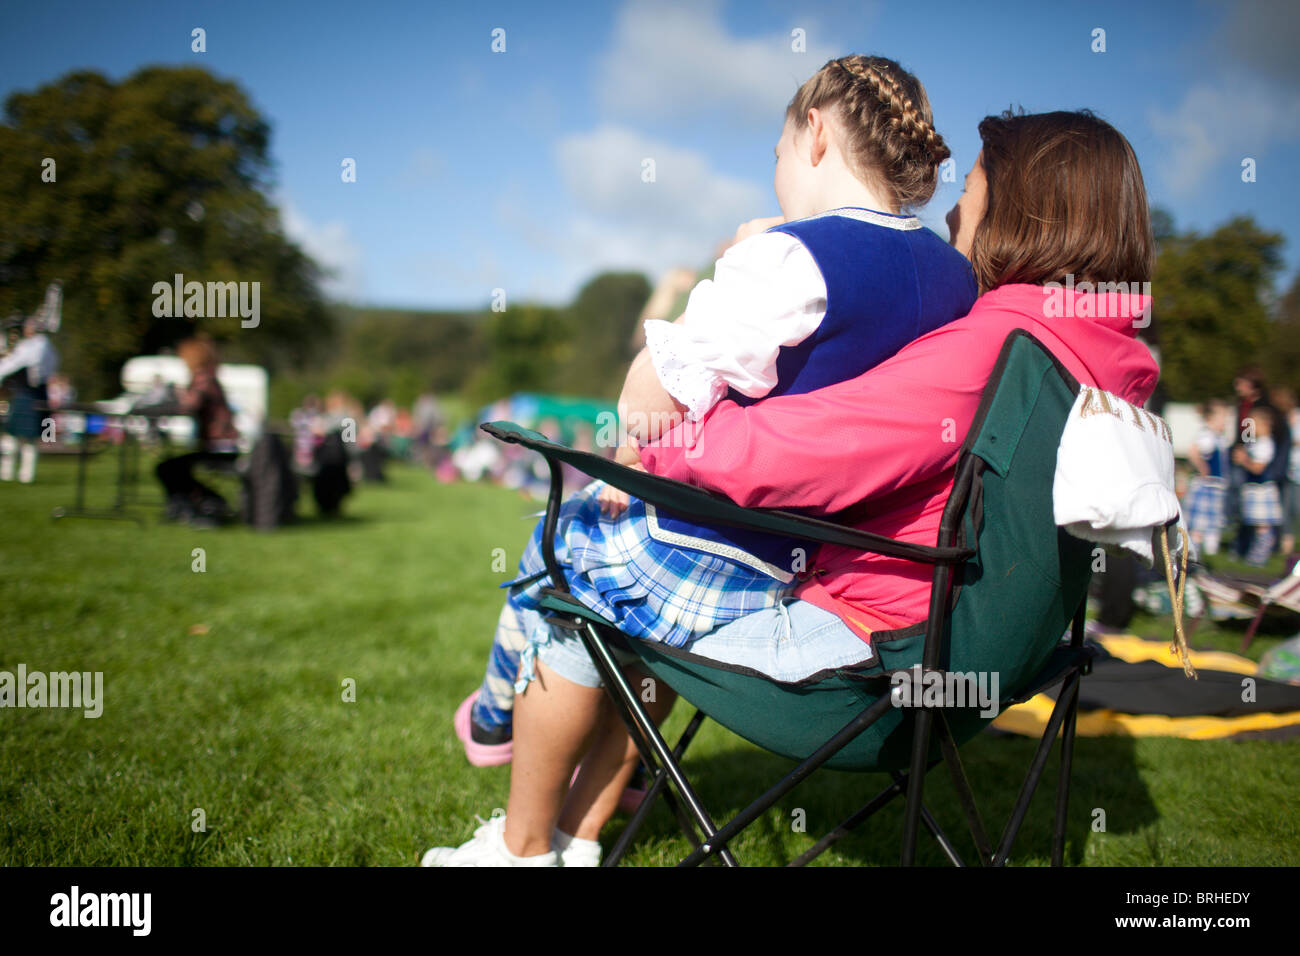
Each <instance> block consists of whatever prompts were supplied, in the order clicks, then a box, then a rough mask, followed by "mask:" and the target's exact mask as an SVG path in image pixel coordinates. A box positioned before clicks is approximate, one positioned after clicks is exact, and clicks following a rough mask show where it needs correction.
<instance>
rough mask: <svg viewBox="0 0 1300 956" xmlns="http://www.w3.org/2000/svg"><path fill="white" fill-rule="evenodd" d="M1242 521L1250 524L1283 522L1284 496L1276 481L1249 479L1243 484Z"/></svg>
mask: <svg viewBox="0 0 1300 956" xmlns="http://www.w3.org/2000/svg"><path fill="white" fill-rule="evenodd" d="M1241 522H1242V524H1248V525H1276V524H1281V523H1282V496H1281V494H1279V493H1278V490H1277V484H1276V482H1272V481H1248V482H1246V483H1245V484H1244V485H1242V486H1241Z"/></svg>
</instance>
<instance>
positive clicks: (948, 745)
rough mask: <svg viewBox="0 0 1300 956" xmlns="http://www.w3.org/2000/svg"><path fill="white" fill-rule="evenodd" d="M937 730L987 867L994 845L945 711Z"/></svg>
mask: <svg viewBox="0 0 1300 956" xmlns="http://www.w3.org/2000/svg"><path fill="white" fill-rule="evenodd" d="M935 730H936V731H937V732H938V735H939V746H940V747H941V748H942V749H943V762H944V763H945V764H946V765H947V767H948V774H949V776H950V777H951V778H952V785H953V788H954V789H955V790H956V791H957V799H958V800H959V801H960V802H961V808H962V811H963V812H964V813H965V814H966V823H967V825H968V826H969V827H970V832H971V836H972V837H973V838H974V840H975V850H976V852H977V853H978V854H979V861H980V866H987V865H988V864H989V862H990V861H991V860H992V859H993V845H992V844H991V843H990V842H989V838H988V833H987V831H985V829H984V819H983V818H982V817H981V816H980V811H979V807H978V806H976V804H975V793H974V791H972V790H971V785H970V781H969V780H968V779H967V778H966V768H965V767H964V766H963V765H962V762H961V754H960V753H959V752H958V751H957V744H956V742H955V741H954V740H953V737H952V730H951V728H949V726H948V719H947V718H946V717H945V716H944V713H943V711H939V714H938V718H937V720H936V721H935Z"/></svg>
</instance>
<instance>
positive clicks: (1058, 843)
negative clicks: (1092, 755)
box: [1052, 680, 1079, 866]
mask: <svg viewBox="0 0 1300 956" xmlns="http://www.w3.org/2000/svg"><path fill="white" fill-rule="evenodd" d="M1068 706H1069V709H1068V711H1067V713H1066V715H1065V733H1064V734H1063V735H1062V737H1061V770H1060V775H1059V777H1058V778H1057V782H1056V829H1055V831H1054V832H1053V834H1052V866H1060V865H1061V864H1062V863H1063V862H1064V860H1065V820H1066V816H1067V812H1068V810H1069V806H1070V769H1071V766H1072V764H1073V762H1074V728H1075V724H1076V723H1077V718H1078V713H1079V681H1077V680H1076V681H1075V682H1074V686H1073V688H1071V690H1070V703H1069V705H1068Z"/></svg>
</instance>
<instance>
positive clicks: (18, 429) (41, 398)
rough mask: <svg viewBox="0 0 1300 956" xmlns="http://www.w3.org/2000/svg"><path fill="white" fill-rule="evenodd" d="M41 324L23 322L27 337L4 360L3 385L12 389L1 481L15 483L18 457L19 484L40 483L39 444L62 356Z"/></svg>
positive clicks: (0, 443)
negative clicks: (55, 373)
mask: <svg viewBox="0 0 1300 956" xmlns="http://www.w3.org/2000/svg"><path fill="white" fill-rule="evenodd" d="M43 328H44V327H43V325H42V323H41V320H40V319H39V318H37V317H32V318H29V319H27V320H25V321H24V322H23V337H22V338H21V339H20V340H18V342H17V343H16V344H15V345H14V346H13V348H12V350H11V351H10V352H9V353H8V354H7V355H5V356H4V358H0V383H3V385H4V386H5V387H6V388H8V389H9V421H8V424H7V425H6V434H4V435H0V481H13V480H14V456H15V453H17V454H18V456H19V457H20V458H21V460H20V461H19V463H18V480H19V481H21V482H22V483H23V484H31V483H32V482H33V481H35V480H36V442H37V440H38V439H39V438H40V437H41V430H42V428H43V420H44V419H45V418H46V417H47V415H48V414H49V408H48V406H49V389H48V383H49V381H50V377H51V376H52V375H53V374H54V370H55V369H56V368H58V365H59V355H58V353H57V352H56V351H55V350H54V346H53V345H51V344H50V339H49V336H47V335H46V334H45V332H44V331H43Z"/></svg>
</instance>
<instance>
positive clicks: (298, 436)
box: [289, 394, 325, 471]
mask: <svg viewBox="0 0 1300 956" xmlns="http://www.w3.org/2000/svg"><path fill="white" fill-rule="evenodd" d="M289 427H290V428H291V429H293V463H294V465H295V466H296V467H297V468H298V469H300V470H301V471H310V470H311V469H312V467H313V465H314V462H315V457H316V446H317V445H319V444H320V443H321V440H322V439H323V438H324V437H325V425H324V421H323V415H322V412H321V404H320V396H318V395H315V394H308V395H305V396H303V399H302V404H301V405H300V406H298V407H297V408H295V409H294V410H293V411H292V412H290V413H289Z"/></svg>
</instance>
